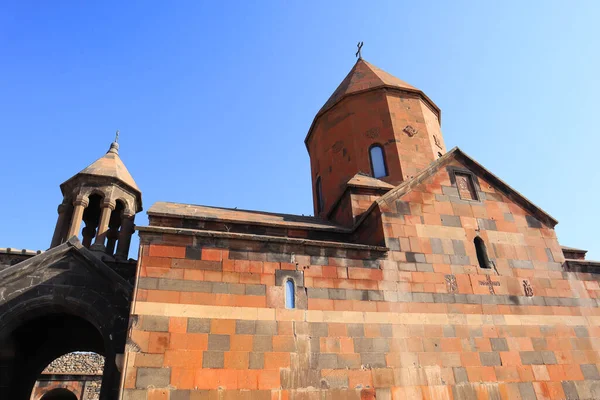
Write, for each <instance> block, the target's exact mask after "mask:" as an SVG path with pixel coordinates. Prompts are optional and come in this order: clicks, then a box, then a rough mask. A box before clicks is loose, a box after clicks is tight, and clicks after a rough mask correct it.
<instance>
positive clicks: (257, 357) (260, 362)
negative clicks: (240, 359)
mask: <svg viewBox="0 0 600 400" xmlns="http://www.w3.org/2000/svg"><path fill="white" fill-rule="evenodd" d="M248 365H249V368H250V369H263V368H264V367H265V354H264V353H255V352H252V353H250V360H249V364H248Z"/></svg>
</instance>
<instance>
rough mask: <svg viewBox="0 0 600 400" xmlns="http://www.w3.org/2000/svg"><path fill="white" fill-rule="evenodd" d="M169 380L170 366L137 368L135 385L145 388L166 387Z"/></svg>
mask: <svg viewBox="0 0 600 400" xmlns="http://www.w3.org/2000/svg"><path fill="white" fill-rule="evenodd" d="M170 382H171V368H138V369H137V375H136V379H135V387H136V388H138V389H145V388H147V387H155V388H161V387H167V386H169V383H170Z"/></svg>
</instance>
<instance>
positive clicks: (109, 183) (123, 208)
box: [0, 142, 142, 400]
mask: <svg viewBox="0 0 600 400" xmlns="http://www.w3.org/2000/svg"><path fill="white" fill-rule="evenodd" d="M118 149H119V145H118V144H117V143H116V142H113V143H112V144H111V146H110V149H109V150H108V152H107V153H106V154H105V155H104V156H103V157H101V158H99V159H98V160H96V161H95V162H94V163H92V164H91V165H90V166H88V167H87V168H85V169H84V170H82V171H81V172H79V173H78V174H76V175H74V176H73V177H71V178H70V179H68V180H67V181H65V182H64V183H63V184H62V185H61V192H62V195H63V200H62V203H61V205H60V206H59V208H58V213H59V217H58V221H57V223H56V229H55V231H54V236H53V238H52V243H51V246H50V247H51V248H50V249H49V250H48V251H46V252H44V253H41V254H37V255H35V256H33V257H30V258H27V259H25V260H23V261H21V262H18V263H13V261H12V260H11V262H9V263H8V264H6V263H5V264H4V265H3V262H2V260H0V399H11V400H29V397H30V394H31V391H32V388H33V386H34V384H35V382H36V379H37V377H38V376H39V374H40V373H41V372H42V371H43V370H44V368H45V367H46V366H47V365H48V364H49V363H50V362H51V361H53V360H55V359H56V358H58V357H60V356H62V355H64V354H67V353H70V352H73V351H88V352H95V353H98V354H100V355H102V356H104V357H105V360H106V361H105V367H104V372H103V376H102V388H101V393H100V399H101V400H109V399H111V400H112V399H116V398H117V397H118V396H117V390H118V386H119V383H120V372H119V371H118V368H117V364H116V358H117V355H119V354H123V352H124V347H125V339H126V333H127V326H128V319H129V309H130V305H131V300H132V292H133V287H132V282H133V280H134V275H135V265H136V263H135V261H134V260H129V261H127V256H128V252H129V245H130V242H131V236H132V234H133V228H134V224H133V221H134V216H135V214H136V213H137V212H139V211H141V210H142V201H141V192H140V190H139V188H138V187H137V185H136V183H135V181H134V180H133V178H132V177H131V175H130V174H129V172H128V171H127V168H125V165H124V164H123V162H122V161H121V159H120V157H119V153H118ZM82 225H84V226H83V229H82ZM78 237H79V238H78ZM92 241H93V243H92ZM31 255H33V254H31ZM31 255H30V256H31ZM16 261H19V260H16ZM11 264H14V265H11ZM61 398H63V397H61Z"/></svg>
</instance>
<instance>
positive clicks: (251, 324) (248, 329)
mask: <svg viewBox="0 0 600 400" xmlns="http://www.w3.org/2000/svg"><path fill="white" fill-rule="evenodd" d="M235 333H236V334H237V335H254V334H255V333H256V321H245V320H237V321H235Z"/></svg>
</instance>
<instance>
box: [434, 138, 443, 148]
mask: <svg viewBox="0 0 600 400" xmlns="http://www.w3.org/2000/svg"><path fill="white" fill-rule="evenodd" d="M433 141H434V142H435V145H436V146H437V147H439V148H440V149H441V148H442V144H441V143H440V139H438V137H437V136H435V135H433Z"/></svg>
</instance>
